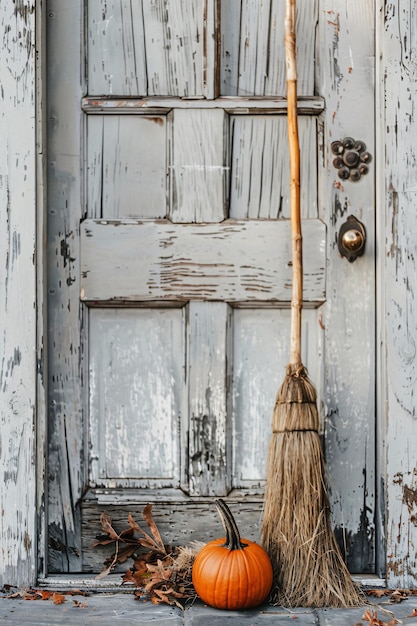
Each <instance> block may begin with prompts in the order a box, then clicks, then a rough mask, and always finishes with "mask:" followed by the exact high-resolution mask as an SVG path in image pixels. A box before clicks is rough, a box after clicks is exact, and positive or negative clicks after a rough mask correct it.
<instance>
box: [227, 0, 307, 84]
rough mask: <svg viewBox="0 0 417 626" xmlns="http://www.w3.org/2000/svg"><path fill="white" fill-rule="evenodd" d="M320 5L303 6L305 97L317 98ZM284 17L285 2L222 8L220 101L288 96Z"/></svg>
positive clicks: (264, 0)
mask: <svg viewBox="0 0 417 626" xmlns="http://www.w3.org/2000/svg"><path fill="white" fill-rule="evenodd" d="M318 4H319V3H318V2H317V1H316V0H299V2H298V5H299V12H298V21H297V41H298V50H297V55H298V70H299V93H300V95H313V94H314V55H315V45H316V39H315V38H316V30H315V25H316V23H317V19H318ZM284 17H285V3H284V2H281V0H261V1H260V0H235V1H225V2H222V3H221V18H220V21H221V46H220V54H221V63H220V93H221V95H228V96H236V95H239V96H272V95H282V96H283V95H285V93H286V88H285V80H286V72H285V55H284Z"/></svg>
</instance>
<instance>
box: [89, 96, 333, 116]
mask: <svg viewBox="0 0 417 626" xmlns="http://www.w3.org/2000/svg"><path fill="white" fill-rule="evenodd" d="M81 104H82V109H83V111H85V113H89V114H90V115H95V114H101V113H107V114H110V115H111V114H115V113H116V114H117V115H133V114H139V115H151V114H152V115H158V114H164V113H165V114H166V113H169V112H170V111H171V110H174V109H187V110H189V109H222V110H224V111H227V113H233V114H234V115H265V114H269V115H280V114H281V115H285V114H286V112H287V99H286V98H285V97H283V96H277V97H268V98H255V97H253V98H249V97H231V96H230V97H223V98H216V99H214V100H200V99H194V100H193V99H187V98H163V97H162V98H128V99H126V98H112V97H109V96H106V97H99V98H97V97H96V98H92V97H89V96H87V97H85V98H83V99H82V102H81ZM324 106H325V102H324V99H323V98H322V97H320V96H299V97H298V98H297V110H298V112H299V114H300V115H314V114H318V113H320V112H321V111H323V110H324Z"/></svg>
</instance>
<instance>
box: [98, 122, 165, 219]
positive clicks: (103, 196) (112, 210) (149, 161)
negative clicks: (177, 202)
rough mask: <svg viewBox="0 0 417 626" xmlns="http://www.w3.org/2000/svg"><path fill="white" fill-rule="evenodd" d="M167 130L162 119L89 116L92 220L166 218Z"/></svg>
mask: <svg viewBox="0 0 417 626" xmlns="http://www.w3.org/2000/svg"><path fill="white" fill-rule="evenodd" d="M167 126H168V124H167V118H166V116H164V115H146V116H145V115H144V116H137V115H136V116H134V115H123V116H121V115H111V116H110V115H107V116H104V115H92V116H89V117H88V119H87V130H86V133H87V211H88V215H89V216H90V217H98V218H100V217H102V218H106V219H112V218H119V217H137V218H143V219H147V218H148V219H149V218H163V217H165V216H166V214H167V195H168V188H167V176H166V170H167ZM145 147H146V149H145Z"/></svg>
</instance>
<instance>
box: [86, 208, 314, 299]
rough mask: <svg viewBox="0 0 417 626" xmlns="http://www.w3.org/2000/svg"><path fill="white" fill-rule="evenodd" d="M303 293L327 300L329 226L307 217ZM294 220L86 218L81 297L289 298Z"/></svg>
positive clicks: (308, 297) (309, 296)
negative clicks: (198, 221)
mask: <svg viewBox="0 0 417 626" xmlns="http://www.w3.org/2000/svg"><path fill="white" fill-rule="evenodd" d="M304 238H305V255H306V259H308V263H306V266H305V274H304V284H305V291H304V298H305V301H306V302H307V303H312V304H318V303H319V302H322V301H323V298H324V288H325V274H324V258H323V251H324V245H325V227H324V224H323V223H322V222H321V221H320V220H306V221H305V226H304ZM290 244H291V237H290V225H289V221H288V220H275V221H269V220H259V221H257V220H246V221H235V220H227V221H225V222H222V223H221V224H195V225H192V224H184V225H178V224H171V223H170V222H164V221H155V222H152V221H149V222H133V221H132V222H122V223H121V222H110V221H107V220H101V221H100V220H85V221H84V222H82V224H81V299H82V300H84V301H90V302H96V301H100V300H101V301H106V300H110V301H117V300H122V301H123V300H132V301H144V302H152V301H157V300H162V301H169V300H173V301H187V300H190V299H191V300H226V301H228V302H271V301H273V302H287V303H288V302H289V300H290V299H291V289H290V282H291V267H290V263H291V250H290Z"/></svg>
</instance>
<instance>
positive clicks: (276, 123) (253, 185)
mask: <svg viewBox="0 0 417 626" xmlns="http://www.w3.org/2000/svg"><path fill="white" fill-rule="evenodd" d="M231 128H232V130H231V145H232V148H231V174H230V176H231V185H230V217H233V218H236V219H244V218H253V219H258V218H263V219H277V218H289V159H288V134H287V121H286V118H284V117H281V116H276V117H273V116H262V115H252V116H246V115H245V116H235V117H233V118H232V122H231ZM316 128H317V126H316V119H315V118H312V117H301V116H300V118H299V135H300V152H301V172H302V176H301V213H302V217H304V218H313V217H317V139H316Z"/></svg>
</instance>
